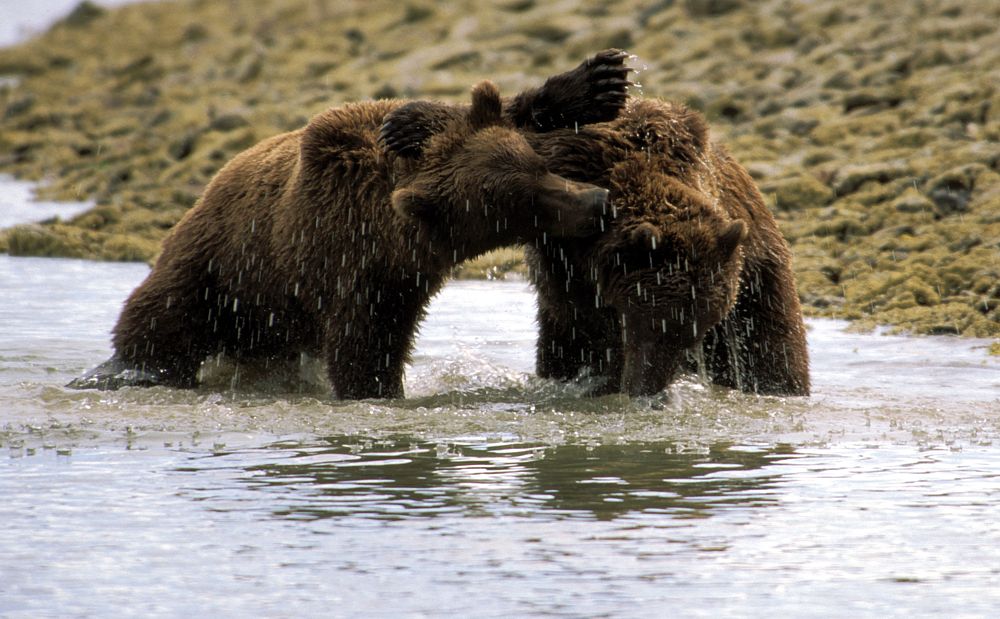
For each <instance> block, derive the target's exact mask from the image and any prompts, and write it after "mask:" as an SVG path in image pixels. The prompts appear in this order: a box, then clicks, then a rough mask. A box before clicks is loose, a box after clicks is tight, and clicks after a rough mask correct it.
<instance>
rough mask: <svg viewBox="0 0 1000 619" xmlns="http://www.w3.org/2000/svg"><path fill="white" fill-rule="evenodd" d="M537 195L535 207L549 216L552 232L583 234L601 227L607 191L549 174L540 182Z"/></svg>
mask: <svg viewBox="0 0 1000 619" xmlns="http://www.w3.org/2000/svg"><path fill="white" fill-rule="evenodd" d="M539 198H540V199H539V201H538V206H539V207H541V209H543V210H544V211H545V213H546V215H548V217H547V218H548V219H549V221H550V222H551V224H552V233H553V234H556V235H557V236H563V237H585V236H590V235H591V234H594V233H596V232H598V231H599V230H600V229H601V217H602V216H604V215H605V213H606V212H607V204H608V190H607V189H604V188H601V187H597V186H596V185H591V184H589V183H578V182H576V181H571V180H568V179H565V178H562V177H560V176H556V175H554V174H549V175H548V177H547V178H545V179H544V180H543V182H542V188H541V192H540V194H539Z"/></svg>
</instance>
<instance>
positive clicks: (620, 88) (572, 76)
mask: <svg viewBox="0 0 1000 619" xmlns="http://www.w3.org/2000/svg"><path fill="white" fill-rule="evenodd" d="M628 57H629V55H628V53H627V52H624V51H622V50H618V49H610V50H605V51H603V52H600V53H598V54H596V55H594V56H592V57H591V58H588V59H587V60H585V61H583V63H581V64H580V66H578V67H577V68H575V69H573V70H572V71H568V72H566V73H563V74H560V75H557V76H554V77H552V78H549V79H548V80H547V81H546V82H545V84H544V85H543V86H542V88H541V89H540V90H539V93H538V96H537V97H536V100H535V105H534V106H533V109H532V120H534V122H535V126H536V128H537V129H539V130H542V131H548V130H551V129H557V128H572V127H579V126H581V125H586V124H590V123H599V122H607V121H611V120H614V119H615V118H617V117H618V114H619V113H620V112H621V110H622V109H623V108H624V107H625V102H626V100H627V99H628V89H629V86H631V85H632V82H630V81H629V80H628V73H629V71H630V70H631V69H629V68H628V67H627V66H625V60H626V59H627V58H628Z"/></svg>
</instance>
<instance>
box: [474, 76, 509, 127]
mask: <svg viewBox="0 0 1000 619" xmlns="http://www.w3.org/2000/svg"><path fill="white" fill-rule="evenodd" d="M502 107H503V105H502V102H501V100H500V91H499V90H498V89H497V87H496V85H495V84H494V83H493V82H491V81H489V80H484V81H482V82H479V83H478V84H476V85H475V86H474V87H473V89H472V109H470V110H469V124H470V125H472V128H473V129H474V130H475V129H482V128H484V127H489V126H490V125H496V124H499V123H500V118H501V111H502Z"/></svg>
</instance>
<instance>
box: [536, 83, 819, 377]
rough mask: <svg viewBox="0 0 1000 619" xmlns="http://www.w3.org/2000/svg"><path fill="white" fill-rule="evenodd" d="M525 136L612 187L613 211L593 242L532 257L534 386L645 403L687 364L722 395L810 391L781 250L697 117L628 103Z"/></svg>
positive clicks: (741, 174) (752, 194)
mask: <svg viewBox="0 0 1000 619" xmlns="http://www.w3.org/2000/svg"><path fill="white" fill-rule="evenodd" d="M528 137H529V142H530V143H531V144H532V146H533V147H534V148H535V150H536V151H537V152H538V153H539V154H541V155H542V156H543V157H544V158H545V160H546V161H547V163H548V165H549V168H550V169H551V170H553V171H555V172H556V173H557V174H560V175H562V176H565V177H567V178H571V179H574V180H576V181H580V182H590V183H595V184H598V185H601V186H604V187H608V188H609V189H610V190H611V197H610V198H611V199H610V201H609V205H610V208H611V209H612V213H611V220H610V222H609V223H608V225H607V230H605V231H604V233H603V234H602V235H601V236H600V237H598V238H597V240H596V241H595V240H594V239H557V240H554V241H549V242H548V243H535V244H533V245H531V246H529V249H528V261H529V266H530V270H531V273H532V280H533V282H534V285H535V287H536V289H537V291H538V296H539V298H538V324H539V337H538V346H537V361H536V364H537V372H538V374H539V375H540V376H543V377H552V378H559V379H564V380H569V379H573V378H576V377H578V376H580V375H589V376H592V377H596V378H599V379H601V380H603V385H600V386H599V387H598V388H597V389H596V393H614V392H619V391H624V392H627V393H629V394H631V395H649V394H653V393H656V392H659V391H660V390H662V389H664V388H665V387H666V386H667V385H668V384H669V383H670V381H671V380H672V379H673V377H674V376H675V374H676V372H677V371H678V369H680V368H681V367H684V366H685V365H690V364H689V363H686V362H685V359H686V358H695V359H698V361H699V362H701V363H703V364H704V365H703V367H705V368H706V369H707V372H708V374H709V376H710V377H711V379H712V380H713V381H714V382H715V383H717V384H721V385H727V386H730V387H735V388H738V389H741V390H743V391H749V392H757V393H767V394H786V395H806V394H808V393H809V360H808V351H807V347H806V334H805V328H804V325H803V321H802V313H801V308H800V305H799V299H798V294H797V293H796V289H795V280H794V278H793V275H792V270H791V265H790V263H791V254H790V251H789V248H788V244H787V242H786V241H785V240H784V238H783V237H782V235H781V233H780V231H779V230H778V227H777V224H776V222H775V221H774V218H773V217H772V215H771V213H770V211H769V210H768V208H767V206H766V205H765V204H764V201H763V199H762V197H761V194H760V192H759V191H758V189H757V187H756V185H755V184H754V182H753V180H752V179H751V178H750V176H749V175H748V174H747V172H746V171H745V170H744V169H743V168H742V167H741V166H740V165H739V164H738V163H736V162H735V161H734V160H733V159H732V157H731V156H730V155H729V154H728V153H727V152H726V150H725V149H724V148H723V147H722V146H720V145H718V144H715V143H713V142H711V141H710V140H709V137H708V129H707V126H706V124H705V121H704V119H703V118H702V117H701V116H700V115H699V114H697V113H696V112H694V111H692V110H690V109H687V108H685V107H684V106H681V105H676V104H671V103H666V102H661V101H657V100H635V99H633V100H630V101H629V103H628V104H627V106H626V109H625V110H624V111H623V112H622V113H621V115H620V116H619V117H618V119H616V120H615V121H613V122H609V123H604V124H599V125H591V126H589V127H585V128H581V129H580V130H578V131H577V130H558V131H554V132H550V133H545V134H538V135H531V136H528ZM597 382H600V380H599V381H597Z"/></svg>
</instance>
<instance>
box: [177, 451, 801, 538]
mask: <svg viewBox="0 0 1000 619" xmlns="http://www.w3.org/2000/svg"><path fill="white" fill-rule="evenodd" d="M794 457H799V456H798V455H797V454H796V453H795V450H794V449H793V448H792V447H790V446H787V445H770V446H748V445H732V444H729V443H716V444H713V445H710V446H708V447H695V448H692V449H690V450H689V449H688V448H687V447H686V446H685V445H684V444H683V443H679V442H672V441H664V442H653V443H632V444H622V445H572V444H570V445H555V446H553V445H546V444H542V443H525V442H518V441H507V440H493V441H489V440H465V441H463V440H458V441H450V442H447V443H440V442H438V443H432V442H420V441H415V440H412V439H409V438H391V439H381V440H364V439H358V438H357V437H347V436H336V437H329V438H327V439H324V441H323V442H321V443H308V444H303V443H297V442H284V443H275V444H272V445H269V446H267V447H264V448H260V449H253V450H249V449H248V450H239V451H233V452H225V453H216V454H213V455H207V456H204V457H202V458H198V459H195V460H193V461H192V463H191V464H190V465H185V466H184V467H183V468H182V469H181V470H183V471H185V472H189V473H199V472H214V473H215V474H218V473H225V472H227V471H228V473H229V475H232V476H235V477H238V478H239V479H240V480H241V481H242V484H243V485H244V487H245V488H247V489H249V490H252V491H255V492H262V493H265V494H267V495H268V500H267V504H270V505H272V506H274V505H277V506H279V507H277V508H276V509H275V510H274V512H273V513H274V515H276V516H279V517H283V518H294V519H307V520H313V519H322V518H338V517H372V518H387V519H398V518H413V517H434V516H438V515H441V514H453V515H454V514H459V515H467V516H479V515H495V516H498V515H517V514H520V515H524V516H532V517H544V518H563V517H574V518H579V517H583V518H596V519H600V520H612V519H615V518H618V517H620V516H623V515H627V514H633V513H639V512H646V513H659V514H667V515H669V516H673V517H683V518H690V517H708V516H710V515H711V514H712V513H713V512H714V511H716V510H719V509H723V508H726V507H733V506H740V507H763V506H766V505H768V504H770V503H772V502H773V500H774V499H773V482H774V480H775V478H776V476H777V472H776V471H775V470H774V469H773V466H774V465H775V464H776V463H780V462H781V461H782V460H786V459H789V458H794Z"/></svg>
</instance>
